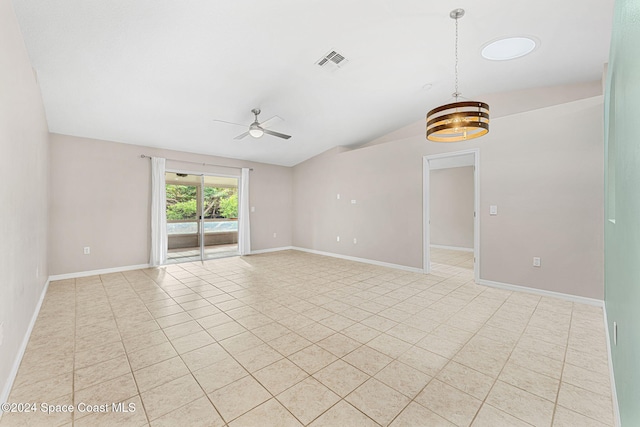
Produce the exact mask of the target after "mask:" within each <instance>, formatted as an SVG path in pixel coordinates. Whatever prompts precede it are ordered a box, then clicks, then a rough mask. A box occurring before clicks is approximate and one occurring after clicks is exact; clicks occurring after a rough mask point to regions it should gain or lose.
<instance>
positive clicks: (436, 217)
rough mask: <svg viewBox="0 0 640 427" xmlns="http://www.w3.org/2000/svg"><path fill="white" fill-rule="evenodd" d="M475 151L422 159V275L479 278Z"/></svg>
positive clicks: (477, 167) (477, 197) (477, 166)
mask: <svg viewBox="0 0 640 427" xmlns="http://www.w3.org/2000/svg"><path fill="white" fill-rule="evenodd" d="M479 176H480V174H479V150H478V149H472V150H464V151H457V152H452V153H445V154H436V155H432V156H424V157H423V202H424V205H423V219H424V223H423V230H424V236H423V244H424V248H423V254H424V271H425V273H426V274H429V273H431V272H432V271H433V272H437V271H442V272H456V271H458V272H460V273H466V272H471V271H472V272H473V276H474V279H475V281H476V282H477V281H478V279H479V278H480V251H479V248H480V215H479V211H478V207H479V184H478V183H479Z"/></svg>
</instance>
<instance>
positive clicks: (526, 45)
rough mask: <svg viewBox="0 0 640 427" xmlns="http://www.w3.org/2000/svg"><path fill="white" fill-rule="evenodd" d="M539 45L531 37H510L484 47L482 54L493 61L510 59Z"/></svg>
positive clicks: (525, 53) (523, 54)
mask: <svg viewBox="0 0 640 427" xmlns="http://www.w3.org/2000/svg"><path fill="white" fill-rule="evenodd" d="M537 46H538V43H536V41H535V40H534V39H532V38H530V37H509V38H506V39H500V40H495V41H493V42H491V43H489V44H487V45H486V46H485V47H484V48H482V56H483V57H484V58H486V59H490V60H492V61H508V60H509V59H516V58H520V57H522V56H525V55H527V54H529V53H531V52H533V50H534V49H535V48H536V47H537Z"/></svg>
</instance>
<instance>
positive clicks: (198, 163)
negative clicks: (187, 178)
mask: <svg viewBox="0 0 640 427" xmlns="http://www.w3.org/2000/svg"><path fill="white" fill-rule="evenodd" d="M140 158H141V159H144V158H147V159H150V158H151V156H147V155H145V154H140ZM166 160H169V161H172V162H182V163H191V164H194V165H201V166H214V167H218V168H229V169H242V166H227V165H214V164H212V163H200V162H190V161H189V160H179V159H166ZM249 170H250V171H252V170H253V168H249Z"/></svg>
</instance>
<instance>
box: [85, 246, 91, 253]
mask: <svg viewBox="0 0 640 427" xmlns="http://www.w3.org/2000/svg"><path fill="white" fill-rule="evenodd" d="M84 254H85V255H89V254H91V248H90V247H89V246H85V247H84Z"/></svg>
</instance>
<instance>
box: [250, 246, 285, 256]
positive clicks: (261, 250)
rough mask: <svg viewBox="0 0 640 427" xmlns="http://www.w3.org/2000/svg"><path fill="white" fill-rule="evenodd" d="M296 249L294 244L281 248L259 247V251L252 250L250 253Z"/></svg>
mask: <svg viewBox="0 0 640 427" xmlns="http://www.w3.org/2000/svg"><path fill="white" fill-rule="evenodd" d="M291 249H294V247H293V246H282V247H279V248H269V249H258V250H257V251H251V254H250V255H258V254H267V253H269V252H280V251H288V250H291Z"/></svg>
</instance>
